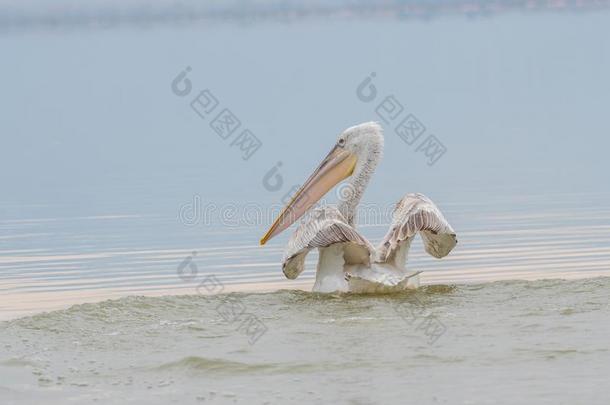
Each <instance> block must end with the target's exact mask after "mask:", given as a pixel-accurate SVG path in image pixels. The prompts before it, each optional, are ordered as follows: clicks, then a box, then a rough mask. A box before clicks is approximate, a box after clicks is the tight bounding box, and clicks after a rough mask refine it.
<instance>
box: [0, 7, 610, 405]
mask: <svg viewBox="0 0 610 405" xmlns="http://www.w3.org/2000/svg"><path fill="white" fill-rule="evenodd" d="M31 4H34V6H35V5H36V4H35V3H31ZM109 4H110V3H109ZM121 4H122V3H121ZM134 4H135V3H134ZM159 4H161V3H159ZM165 4H166V3H163V4H162V5H165ZM167 4H169V3H167ZM515 4H516V3H511V6H510V8H511V10H513V11H511V12H507V13H498V14H497V15H494V16H492V17H488V18H487V17H485V18H483V17H481V16H480V15H478V14H477V15H478V17H476V18H471V17H464V16H462V15H461V14H460V13H459V12H456V9H455V8H451V13H448V14H451V15H450V16H447V15H446V14H447V13H445V12H439V15H431V16H430V17H435V18H432V19H430V20H428V19H427V18H423V19H420V18H414V19H410V20H408V21H398V20H395V19H393V18H385V17H384V14H383V13H381V14H378V15H376V17H375V18H374V19H366V18H365V17H364V16H363V15H361V14H358V18H357V19H351V18H349V16H347V17H346V18H338V19H336V20H335V19H333V18H332V16H334V17H337V14H338V15H343V14H342V12H339V11H340V10H342V9H341V7H338V8H337V9H334V11H332V10H331V11H330V12H329V13H330V15H331V17H329V18H326V19H325V18H313V16H310V18H308V19H305V20H302V21H301V20H298V21H294V20H293V17H294V16H291V17H290V18H289V19H288V20H289V21H286V19H284V18H280V22H277V21H274V19H273V15H267V16H266V17H265V18H264V19H263V20H264V21H258V22H253V21H249V20H243V19H240V18H241V17H240V18H238V19H237V20H238V21H232V22H226V21H224V18H219V19H215V18H210V19H205V18H204V19H203V20H196V21H190V22H188V23H187V22H186V21H183V20H182V19H179V20H180V21H182V22H181V23H180V24H178V23H176V21H174V22H173V23H167V21H165V20H164V18H157V17H154V16H152V14H155V9H147V10H144V11H142V12H143V13H144V14H141V15H140V14H138V13H139V11H138V7H134V8H133V9H132V8H129V7H127V6H125V7H127V8H128V11H129V12H128V13H127V14H125V15H123V14H121V13H122V12H121V13H117V12H113V11H112V7H111V6H112V5H110V6H108V7H110V8H104V9H103V10H101V11H100V10H97V11H96V9H95V8H92V9H88V11H87V13H86V15H81V17H82V18H81V19H79V17H78V15H76V14H75V15H73V16H72V17H70V18H68V19H67V22H65V21H64V22H63V23H62V21H63V20H61V18H60V19H55V18H56V17H57V15H60V14H61V11H57V10H54V12H57V13H60V14H57V15H55V17H53V18H54V19H53V21H55V22H53V21H51V23H52V24H50V25H49V20H48V19H45V18H42V19H40V18H39V16H37V14H36V13H35V12H33V11H32V10H37V7H34V6H32V7H30V8H29V9H24V10H22V11H23V13H22V14H19V13H17V14H15V13H14V12H13V14H11V13H8V12H7V13H5V14H2V13H0V21H10V23H11V24H12V25H11V26H10V27H9V28H8V29H0V32H1V34H0V49H2V50H3V55H8V56H7V57H5V58H3V63H2V66H0V82H1V84H2V88H3V94H4V96H3V97H1V98H0V109H1V110H2V111H3V115H2V120H0V137H1V140H2V148H0V182H1V184H2V195H0V322H1V323H0V342H1V343H0V403H3V404H4V403H15V404H25V403H40V402H42V401H45V402H46V403H57V404H60V403H61V404H63V403H66V402H70V401H72V402H76V403H90V402H98V403H126V402H132V403H143V402H147V403H160V404H161V403H162V404H165V403H171V402H186V403H206V402H207V403H242V402H250V403H303V402H331V401H334V402H338V403H350V404H369V403H404V402H405V401H408V402H411V401H412V402H414V403H415V402H418V403H464V404H487V403H510V404H514V403H604V400H605V398H606V397H607V388H606V387H605V385H604V382H605V377H606V376H607V375H608V372H609V371H610V370H609V367H610V358H609V354H608V345H607V342H606V341H607V335H608V326H607V325H608V322H607V320H608V315H609V314H608V312H609V308H608V298H607V297H608V291H609V287H610V286H609V285H608V283H609V282H608V280H609V278H608V275H610V189H609V188H608V182H607V177H608V175H607V174H608V172H609V171H610V166H609V163H608V160H607V159H606V155H607V151H608V147H609V146H610V144H609V142H608V138H607V136H606V135H607V133H608V129H609V127H608V121H607V120H606V119H605V115H606V111H605V109H606V106H607V105H608V104H609V103H610V80H608V76H607V72H608V70H609V69H610V42H609V41H610V35H608V34H609V33H610V32H609V27H610V24H608V22H609V18H610V14H609V13H608V11H607V10H606V9H605V8H604V7H601V6H600V7H599V10H597V11H588V12H584V11H583V10H582V9H581V8H578V9H574V10H570V9H569V7H568V8H567V9H564V8H562V10H563V12H561V13H550V12H539V13H527V12H523V10H521V11H519V8H518V7H516V6H515ZM58 7H59V6H58ZM168 7H169V6H168ZM269 7H271V8H273V6H271V5H269ZM59 9H61V7H59ZM337 10H339V11H337ZM4 11H6V10H4ZM13 11H14V10H13ZM195 11H196V10H195ZM360 11H362V10H360ZM28 13H30V14H28ZM151 13H152V14H151ZM282 13H284V11H281V12H280V13H279V14H280V15H283V14H282ZM77 14H78V13H77ZM204 14H205V13H204ZM288 14H289V15H290V13H288ZM322 14H323V13H322ZM475 14H476V13H475ZM15 15H20V16H21V17H19V18H16V17H15ZM7 16H8V17H7ZM11 16H12V17H11ZM96 16H97V17H96ZM117 16H118V17H120V18H118V17H117ZM121 16H122V17H121ZM134 16H135V17H134ZM13 17H15V18H13ZM98 17H99V21H98V20H96V18H98ZM115 17H117V18H118V19H119V20H120V21H119V23H118V25H116V26H115V25H112V24H113V21H114V20H112V19H113V18H115ZM124 17H125V18H124ZM127 17H128V18H127ZM153 17H154V18H153ZM208 17H209V16H208ZM234 17H235V16H234ZM284 17H285V15H284ZM344 17H345V16H344ZM108 18H110V20H112V21H110V20H108ZM169 19H170V20H171V18H169ZM229 19H230V20H231V18H229ZM149 20H150V21H149ZM96 21H97V22H96ZM137 21H140V22H141V23H142V25H139V24H136V22H137ZM107 23H109V24H110V25H109V26H106V24H107ZM54 24H57V26H55V25H54ZM96 24H99V25H101V26H96ZM0 28H6V27H0ZM187 66H189V67H191V69H192V70H191V72H190V73H189V75H190V76H189V78H190V80H191V81H192V84H193V90H192V93H191V94H190V95H189V96H187V97H179V96H177V95H176V94H174V93H173V92H172V89H171V82H172V80H174V78H175V77H176V76H177V75H178V74H179V73H180V72H181V71H183V70H184V69H185V68H186V67H187ZM372 72H375V74H376V77H375V81H374V85H375V86H376V89H377V90H378V92H379V98H378V99H377V100H376V101H375V102H374V103H366V102H363V101H361V100H360V99H359V98H358V97H357V96H356V88H357V87H358V85H359V84H360V83H361V82H362V80H364V79H365V78H366V77H367V76H369V75H370V74H371V73H372ZM206 88H207V89H210V90H211V91H212V92H213V93H214V94H215V95H216V96H217V97H218V99H219V101H220V104H221V105H222V106H224V107H227V108H230V109H231V110H232V111H233V112H234V113H235V114H236V115H237V116H238V117H239V119H240V120H241V122H242V124H243V127H244V128H245V127H247V128H249V129H250V130H251V131H252V132H253V133H255V134H256V135H257V136H258V137H259V139H260V140H261V141H262V147H261V149H260V150H259V151H257V152H256V154H255V155H254V156H253V157H252V158H251V159H249V160H243V159H242V155H241V152H240V151H239V150H238V149H237V148H236V147H235V146H231V140H230V139H229V140H227V141H224V140H222V139H221V138H220V137H219V136H218V135H216V134H215V133H214V132H213V130H212V129H211V128H210V126H209V122H210V120H211V118H210V117H206V118H205V119H202V118H200V117H199V116H198V115H197V114H196V113H195V112H194V111H193V110H192V109H191V107H190V102H191V101H192V98H193V97H194V96H195V95H196V94H198V92H199V91H200V90H203V89H206ZM387 95H394V96H395V97H396V98H397V99H398V100H400V102H401V103H402V105H403V106H404V107H405V114H406V113H411V114H415V115H416V116H417V118H418V119H419V120H421V121H422V123H423V124H424V125H425V126H426V130H427V134H434V135H436V136H437V137H438V138H439V139H440V140H441V141H442V142H443V144H444V145H445V146H446V147H447V153H446V154H445V155H444V156H443V157H442V159H440V160H439V161H438V162H437V163H435V164H434V165H432V166H430V165H428V164H427V160H426V157H425V156H424V155H423V154H422V153H418V152H417V151H416V147H415V146H409V145H407V144H405V142H403V141H402V140H401V139H400V138H399V137H398V136H397V135H396V134H395V133H394V132H393V130H392V125H389V124H384V127H385V130H386V151H385V156H384V160H383V162H382V163H381V165H380V166H379V169H378V171H377V173H376V174H375V176H374V178H373V180H372V182H371V186H370V188H369V190H368V191H367V193H366V194H365V198H364V204H363V205H364V207H363V208H364V212H361V218H360V229H361V231H362V233H363V234H364V235H365V236H366V237H368V238H369V239H370V240H371V241H373V242H374V243H376V242H378V241H379V240H380V239H381V238H382V236H383V235H384V233H385V232H386V230H387V227H388V220H389V217H388V213H389V211H388V210H389V208H391V207H392V205H393V203H395V201H396V200H397V199H398V198H399V197H400V196H401V195H402V194H404V193H406V192H415V191H417V192H423V193H425V194H427V195H428V196H429V197H431V198H432V199H433V200H434V201H435V202H437V203H438V205H439V206H440V207H441V209H442V211H443V212H444V213H445V216H446V217H447V218H448V220H449V221H450V222H451V224H452V225H453V227H454V228H455V229H456V231H457V232H458V236H459V240H460V243H459V245H458V246H457V247H456V249H455V250H454V252H452V254H451V255H450V256H449V257H447V258H446V259H443V260H440V261H439V260H435V259H433V258H431V257H429V256H427V255H426V254H425V252H424V251H423V248H422V246H421V242H420V241H416V243H414V245H413V251H412V254H411V256H410V258H409V267H410V268H411V269H413V270H423V273H422V283H423V284H424V287H423V288H422V289H420V290H418V291H417V292H406V293H404V294H400V295H396V296H340V295H337V296H321V295H315V294H311V293H309V292H308V291H310V289H311V286H312V284H313V278H314V273H313V268H314V266H315V262H316V259H317V257H316V255H315V254H311V255H310V256H309V257H308V259H307V266H308V269H309V270H307V271H305V272H304V273H303V274H302V275H301V277H300V278H299V279H298V280H295V281H290V280H286V279H285V278H284V277H283V275H282V273H281V269H280V264H279V261H280V259H281V255H282V250H283V247H284V244H285V243H286V240H287V238H288V236H289V232H286V233H285V234H283V235H281V236H279V237H278V238H276V239H274V240H272V241H271V242H270V243H269V244H268V245H266V246H264V247H260V246H258V245H257V243H258V240H259V239H260V237H261V235H262V234H263V233H264V231H265V230H266V229H267V228H268V226H269V224H270V223H271V221H272V219H273V215H274V212H277V204H278V202H279V201H280V200H282V198H283V197H285V196H286V194H288V193H289V191H290V188H291V187H292V186H293V185H295V184H298V183H300V182H301V181H303V180H304V178H305V177H306V176H307V174H308V171H309V170H311V169H312V168H313V167H314V166H315V165H316V164H317V163H318V162H319V160H320V159H321V158H322V157H323V156H324V155H325V153H326V152H327V151H328V149H329V148H330V147H331V145H332V143H333V141H334V139H335V137H336V135H337V133H338V132H339V131H341V130H342V129H344V128H345V127H348V126H350V125H353V124H355V123H358V122H363V121H369V120H380V119H381V118H380V117H379V116H378V115H377V114H376V112H375V109H376V106H377V104H378V101H381V97H385V96H387ZM278 162H282V165H281V167H279V168H278ZM274 167H275V168H276V169H278V170H277V171H276V173H278V174H279V175H280V177H281V179H282V183H281V185H280V186H279V187H278V189H274V190H270V189H269V187H266V186H265V178H268V177H269V173H271V171H272V170H274V169H273V168H274ZM331 194H332V195H330V196H329V199H330V200H331V201H333V200H336V196H335V195H334V193H331ZM371 212H372V214H373V215H370V214H371ZM233 312H236V314H234V313H233Z"/></svg>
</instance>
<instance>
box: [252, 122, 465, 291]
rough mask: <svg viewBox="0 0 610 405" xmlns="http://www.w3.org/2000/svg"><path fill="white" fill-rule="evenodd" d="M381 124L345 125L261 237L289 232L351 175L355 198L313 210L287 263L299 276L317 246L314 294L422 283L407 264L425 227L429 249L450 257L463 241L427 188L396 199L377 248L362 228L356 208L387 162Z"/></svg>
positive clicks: (287, 254) (294, 239) (288, 270)
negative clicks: (383, 161)
mask: <svg viewBox="0 0 610 405" xmlns="http://www.w3.org/2000/svg"><path fill="white" fill-rule="evenodd" d="M382 153H383V135H382V129H381V127H380V126H379V125H378V124H377V123H375V122H368V123H364V124H360V125H357V126H354V127H351V128H348V129H346V130H345V131H344V132H343V133H342V134H341V135H340V136H339V139H338V140H337V143H336V144H335V146H334V147H333V149H332V150H331V151H330V153H329V154H328V156H326V158H324V160H323V161H322V163H320V165H319V166H318V168H317V169H316V170H315V171H314V172H313V174H312V175H311V176H310V177H309V179H307V181H306V182H305V184H303V186H302V187H301V188H300V189H299V190H298V191H297V192H296V194H295V195H294V197H293V198H292V200H291V201H290V202H289V203H288V204H287V205H286V207H285V208H284V209H283V210H282V212H281V213H280V215H279V216H278V217H277V219H276V220H275V221H274V223H273V225H272V226H271V228H269V231H267V233H266V234H265V236H263V238H262V239H261V241H260V243H261V245H264V244H265V243H266V242H267V241H268V240H269V239H271V238H272V237H274V236H276V235H277V234H279V233H280V232H282V231H284V230H285V229H286V228H288V227H289V226H290V225H291V224H293V223H294V222H295V221H297V220H298V219H299V218H300V217H301V216H303V214H305V213H306V212H307V211H308V210H309V209H310V208H311V207H312V206H313V205H314V204H315V203H316V202H317V201H319V200H320V199H321V198H322V196H324V195H325V194H326V193H327V192H328V191H329V190H330V189H332V188H333V187H334V186H335V185H337V184H338V183H339V182H341V181H343V180H345V179H348V178H349V180H348V181H349V186H348V187H349V188H350V189H351V190H352V192H351V195H350V196H349V198H344V199H341V201H340V203H339V204H338V205H337V207H334V206H324V207H322V208H317V209H315V210H313V212H312V213H311V215H310V216H309V218H308V219H306V220H305V221H303V222H302V223H301V225H300V226H299V227H298V229H297V230H296V231H295V232H294V234H293V235H292V237H291V238H290V241H289V242H288V246H287V247H286V251H285V253H284V260H283V264H282V269H283V271H284V274H285V275H286V277H287V278H289V279H295V278H297V277H298V276H299V274H301V273H302V272H303V270H304V269H305V256H307V253H309V251H310V250H311V249H314V248H318V249H319V253H320V254H319V259H318V267H317V272H316V281H315V284H314V287H313V291H315V292H326V293H330V292H358V293H364V292H390V291H396V290H403V289H406V288H416V287H417V286H419V276H418V275H419V273H409V272H408V271H407V268H406V262H407V253H408V251H409V247H410V245H411V241H412V240H413V238H414V237H415V235H416V234H417V233H418V232H419V233H420V235H421V236H422V239H423V241H424V244H425V248H426V252H428V253H429V254H430V255H432V256H434V257H436V258H439V259H440V258H442V257H445V256H447V255H448V254H449V252H451V250H452V249H453V248H454V246H455V245H456V244H457V238H456V234H455V231H454V230H453V228H452V227H451V225H449V223H448V222H447V220H446V219H445V218H444V217H443V214H442V213H441V212H440V210H439V209H438V208H437V207H436V205H435V204H434V203H433V202H432V201H431V200H430V199H429V198H427V197H425V196H423V195H422V194H407V195H405V196H404V197H403V198H402V199H401V200H400V201H399V202H398V204H397V205H396V208H395V209H394V213H393V219H392V224H391V226H390V230H389V231H388V233H387V234H386V236H385V237H384V238H383V241H382V242H381V244H380V245H379V247H378V248H377V249H375V248H374V247H373V246H372V245H371V243H370V242H369V241H368V240H367V239H366V238H364V237H363V236H362V235H360V234H359V233H358V231H356V225H355V220H356V209H357V206H358V203H359V202H360V199H361V197H362V194H363V193H364V190H365V188H366V186H367V184H368V182H369V180H370V178H371V175H372V174H373V172H374V171H375V168H376V167H377V164H378V163H379V161H380V160H381V156H382Z"/></svg>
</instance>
